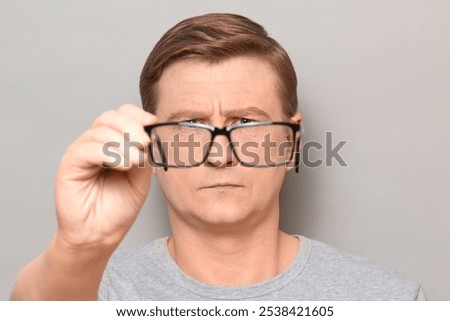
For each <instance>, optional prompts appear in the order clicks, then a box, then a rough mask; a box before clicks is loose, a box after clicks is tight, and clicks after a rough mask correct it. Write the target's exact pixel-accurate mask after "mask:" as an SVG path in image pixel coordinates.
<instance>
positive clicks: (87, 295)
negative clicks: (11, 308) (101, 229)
mask: <svg viewBox="0 0 450 321" xmlns="http://www.w3.org/2000/svg"><path fill="white" fill-rule="evenodd" d="M112 252H113V249H107V250H105V249H102V250H100V249H98V248H84V249H80V248H77V249H75V248H70V247H68V246H66V245H65V244H63V242H61V241H59V240H58V238H57V237H55V238H54V239H53V240H52V242H51V243H50V245H49V247H48V248H47V250H46V251H45V252H44V253H42V254H41V255H40V256H39V257H37V258H36V259H35V260H34V261H32V262H31V263H30V264H28V265H27V266H26V267H24V268H23V270H22V271H21V272H20V273H19V275H18V277H17V280H16V283H15V285H14V288H13V290H12V293H11V297H10V299H11V300H96V299H97V293H98V288H99V285H100V281H101V278H102V275H103V271H104V269H105V267H106V264H107V262H108V259H109V257H110V255H111V253H112Z"/></svg>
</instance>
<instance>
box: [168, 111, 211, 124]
mask: <svg viewBox="0 0 450 321" xmlns="http://www.w3.org/2000/svg"><path fill="white" fill-rule="evenodd" d="M208 117H210V114H209V113H205V112H201V111H197V110H179V111H176V112H174V113H172V114H170V115H169V117H168V118H167V120H166V121H167V122H172V121H180V120H190V119H205V118H208Z"/></svg>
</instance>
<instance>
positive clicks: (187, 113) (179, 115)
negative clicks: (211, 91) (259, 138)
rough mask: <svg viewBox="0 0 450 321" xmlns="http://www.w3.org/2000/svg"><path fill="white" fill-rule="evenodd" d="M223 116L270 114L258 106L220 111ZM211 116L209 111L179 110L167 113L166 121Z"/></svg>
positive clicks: (262, 115)
mask: <svg viewBox="0 0 450 321" xmlns="http://www.w3.org/2000/svg"><path fill="white" fill-rule="evenodd" d="M222 115H223V116H225V117H252V116H260V117H263V118H267V119H269V118H270V116H269V114H268V113H266V112H265V111H264V110H262V109H261V108H258V107H254V106H252V107H245V108H235V109H231V110H226V111H224V112H222ZM210 116H211V114H210V113H205V112H202V111H197V110H179V111H176V112H174V113H172V114H170V115H169V117H168V118H167V120H166V122H173V121H180V120H190V119H207V118H209V117H210Z"/></svg>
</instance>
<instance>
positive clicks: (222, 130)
mask: <svg viewBox="0 0 450 321" xmlns="http://www.w3.org/2000/svg"><path fill="white" fill-rule="evenodd" d="M174 125H177V126H185V127H192V128H202V129H206V130H208V131H210V132H211V139H210V142H209V146H208V153H206V155H205V157H204V158H203V160H202V161H201V162H200V163H198V164H196V165H191V166H176V165H169V164H167V163H165V162H164V158H165V156H164V153H162V159H163V161H162V162H159V161H155V159H154V158H153V144H152V143H150V144H149V148H150V153H149V154H150V158H151V161H152V163H153V165H154V166H157V167H164V170H165V171H167V169H168V168H169V167H173V168H191V167H198V166H200V165H202V164H204V163H205V162H206V160H207V159H208V156H209V151H210V150H211V147H212V145H213V142H214V139H215V138H216V136H220V135H223V136H225V137H227V139H228V142H229V143H230V144H231V146H232V152H233V155H234V156H235V157H236V159H237V160H238V162H239V164H241V165H242V166H245V167H259V168H264V167H277V166H283V165H286V164H288V163H289V162H291V161H292V158H293V156H294V155H295V160H294V161H295V163H294V167H295V172H296V173H298V170H299V166H300V150H299V149H300V141H301V130H302V126H301V125H300V124H293V123H288V122H278V121H264V122H251V123H246V124H239V125H232V126H227V127H214V126H211V125H208V124H202V123H188V122H169V123H159V124H155V125H148V126H144V130H145V132H146V133H147V134H148V136H149V137H150V138H151V137H152V136H151V132H152V130H153V129H154V128H157V127H163V126H174ZM268 125H284V126H288V127H289V128H290V129H291V130H292V132H293V137H294V139H296V141H294V144H295V146H294V148H293V150H292V153H291V155H290V156H289V160H287V161H285V162H283V163H277V164H274V165H249V164H246V163H245V162H242V161H241V160H240V159H239V156H238V155H237V154H236V152H235V151H234V147H235V146H234V143H233V141H232V140H231V136H230V135H231V132H232V131H233V130H235V129H240V128H245V127H256V126H268ZM296 133H298V137H297V138H295V136H296ZM156 143H158V144H160V142H156ZM161 150H162V149H161Z"/></svg>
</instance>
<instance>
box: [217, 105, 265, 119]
mask: <svg viewBox="0 0 450 321" xmlns="http://www.w3.org/2000/svg"><path fill="white" fill-rule="evenodd" d="M223 115H224V116H226V117H251V116H261V117H264V118H270V116H269V114H268V113H266V112H265V111H264V110H262V109H261V108H258V107H246V108H236V109H231V110H227V111H225V112H223Z"/></svg>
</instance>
